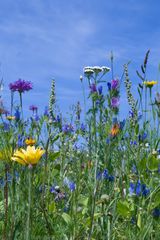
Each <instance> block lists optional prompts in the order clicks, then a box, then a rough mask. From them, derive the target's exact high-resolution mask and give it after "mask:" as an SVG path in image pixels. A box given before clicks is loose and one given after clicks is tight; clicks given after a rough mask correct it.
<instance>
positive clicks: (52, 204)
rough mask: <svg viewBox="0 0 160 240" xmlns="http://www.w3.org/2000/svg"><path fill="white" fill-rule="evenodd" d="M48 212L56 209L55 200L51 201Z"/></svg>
mask: <svg viewBox="0 0 160 240" xmlns="http://www.w3.org/2000/svg"><path fill="white" fill-rule="evenodd" d="M48 210H49V212H55V211H56V205H55V202H52V203H51V204H50V205H49V207H48Z"/></svg>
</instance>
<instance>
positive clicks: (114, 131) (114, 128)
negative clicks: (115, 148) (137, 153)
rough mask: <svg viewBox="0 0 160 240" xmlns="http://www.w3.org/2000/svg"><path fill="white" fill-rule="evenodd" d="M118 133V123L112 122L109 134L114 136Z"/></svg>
mask: <svg viewBox="0 0 160 240" xmlns="http://www.w3.org/2000/svg"><path fill="white" fill-rule="evenodd" d="M118 133H119V124H117V123H116V124H114V125H113V127H112V129H111V131H110V134H111V135H112V136H113V137H115V136H116V135H117V134H118Z"/></svg>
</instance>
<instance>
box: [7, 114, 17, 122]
mask: <svg viewBox="0 0 160 240" xmlns="http://www.w3.org/2000/svg"><path fill="white" fill-rule="evenodd" d="M6 118H7V119H8V120H9V121H12V120H15V118H16V117H15V116H11V115H10V116H7V117H6Z"/></svg>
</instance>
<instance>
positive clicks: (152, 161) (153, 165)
mask: <svg viewBox="0 0 160 240" xmlns="http://www.w3.org/2000/svg"><path fill="white" fill-rule="evenodd" d="M147 167H148V169H149V170H151V171H156V170H158V167H159V159H158V158H157V157H156V156H154V155H150V156H149V157H148V160H147Z"/></svg>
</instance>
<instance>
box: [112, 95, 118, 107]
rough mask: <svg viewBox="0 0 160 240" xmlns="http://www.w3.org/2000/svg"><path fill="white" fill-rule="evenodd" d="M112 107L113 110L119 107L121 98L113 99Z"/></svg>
mask: <svg viewBox="0 0 160 240" xmlns="http://www.w3.org/2000/svg"><path fill="white" fill-rule="evenodd" d="M111 106H112V107H113V108H117V107H119V98H118V97H112V99H111Z"/></svg>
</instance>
